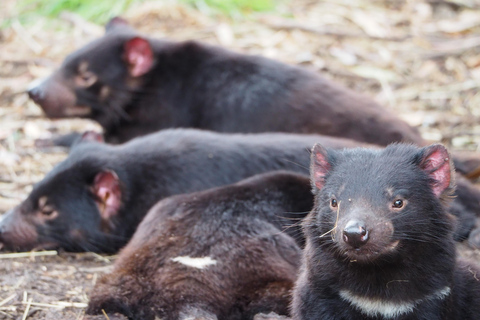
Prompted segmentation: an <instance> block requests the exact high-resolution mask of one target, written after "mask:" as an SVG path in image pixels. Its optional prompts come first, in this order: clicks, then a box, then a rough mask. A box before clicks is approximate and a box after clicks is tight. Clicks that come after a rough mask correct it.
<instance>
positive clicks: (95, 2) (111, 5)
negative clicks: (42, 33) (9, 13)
mask: <svg viewBox="0 0 480 320" xmlns="http://www.w3.org/2000/svg"><path fill="white" fill-rule="evenodd" d="M141 1H143V0H20V1H19V2H18V4H17V10H18V12H19V14H18V18H19V19H20V20H21V21H22V22H28V21H29V20H35V17H38V16H46V17H50V18H56V17H58V15H59V14H60V13H61V12H62V11H71V12H75V13H76V14H78V15H80V16H82V17H83V18H85V19H86V20H89V21H92V22H95V23H100V24H103V23H105V22H107V21H108V20H109V19H110V18H111V17H113V16H116V15H119V14H121V13H123V12H125V11H126V10H127V9H128V8H129V7H130V6H131V5H132V4H133V3H138V2H141Z"/></svg>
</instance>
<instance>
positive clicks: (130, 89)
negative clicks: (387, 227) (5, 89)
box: [29, 23, 423, 145]
mask: <svg viewBox="0 0 480 320" xmlns="http://www.w3.org/2000/svg"><path fill="white" fill-rule="evenodd" d="M109 29H111V30H109V31H107V33H106V34H105V36H104V37H102V38H100V39H98V40H95V41H93V42H92V43H90V44H88V45H86V46H85V47H83V48H81V49H79V50H77V51H75V52H73V53H72V54H70V55H69V56H68V57H67V58H66V59H65V61H64V62H63V64H62V66H61V68H60V69H59V70H58V71H56V72H55V73H54V74H53V75H52V76H51V77H50V78H48V79H47V80H46V81H44V82H43V83H42V84H39V85H37V86H34V87H32V88H31V89H30V91H29V93H30V96H31V97H32V99H34V100H35V101H36V102H37V103H38V104H39V105H40V106H41V107H42V108H43V109H44V111H45V112H46V114H47V115H48V116H50V117H54V118H57V117H68V116H83V117H88V118H91V119H94V120H96V121H98V122H99V123H100V124H101V125H102V127H103V128H104V132H105V138H106V141H107V142H113V143H120V142H124V141H127V140H129V139H131V138H133V137H136V136H139V135H144V134H147V133H151V132H155V131H158V130H160V129H164V128H171V127H190V128H200V129H209V130H213V131H220V132H244V133H256V132H298V133H320V134H326V135H332V136H341V137H347V138H351V139H356V140H359V141H364V142H370V143H377V144H380V145H386V144H388V143H390V142H394V141H406V142H413V143H417V144H422V143H423V139H422V138H421V136H420V134H419V132H418V131H417V130H416V129H414V128H412V127H410V126H409V125H408V124H406V123H405V122H404V121H402V120H401V119H399V118H398V117H397V116H396V115H394V114H393V113H392V112H390V111H389V110H387V109H385V108H382V107H381V106H380V105H378V104H377V103H376V102H374V101H373V100H372V99H370V98H368V97H366V96H363V95H361V94H358V93H355V92H353V91H351V90H348V89H347V88H344V87H342V86H340V85H337V84H335V83H334V82H331V81H329V80H327V79H325V78H322V77H320V76H319V75H317V74H316V73H314V72H311V71H309V70H307V69H305V68H301V67H296V66H291V65H287V64H283V63H280V62H277V61H274V60H271V59H267V58H264V57H260V56H249V55H245V54H239V53H235V52H232V51H228V50H225V49H223V48H220V47H215V46H211V45H207V44H203V43H200V42H197V41H185V42H172V41H168V40H158V39H151V38H144V37H142V39H145V40H146V41H147V43H148V44H149V46H151V49H152V51H153V58H146V59H151V60H152V65H151V66H149V69H148V72H147V73H145V74H142V75H141V76H133V75H131V74H130V73H131V71H130V69H129V67H130V64H129V63H128V62H127V61H125V59H126V58H125V56H126V55H127V54H126V49H125V46H126V43H128V42H129V41H130V40H132V39H135V38H136V37H141V36H140V35H139V34H138V33H137V32H136V31H135V30H133V29H131V28H129V27H128V26H126V25H125V24H124V23H120V26H117V27H115V23H112V24H111V28H109ZM89 79H92V80H91V81H90V80H89Z"/></svg>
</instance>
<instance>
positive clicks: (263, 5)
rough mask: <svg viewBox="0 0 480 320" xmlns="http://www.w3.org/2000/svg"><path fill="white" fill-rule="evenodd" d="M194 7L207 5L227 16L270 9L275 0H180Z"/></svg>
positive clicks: (272, 7)
mask: <svg viewBox="0 0 480 320" xmlns="http://www.w3.org/2000/svg"><path fill="white" fill-rule="evenodd" d="M181 1H182V2H184V3H187V4H190V5H193V6H195V7H198V8H201V7H205V6H206V7H208V8H210V9H212V11H219V12H221V13H224V14H226V15H229V16H234V15H237V14H248V13H251V12H263V11H272V10H274V9H275V2H278V1H275V0H181Z"/></svg>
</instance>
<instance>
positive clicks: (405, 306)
mask: <svg viewBox="0 0 480 320" xmlns="http://www.w3.org/2000/svg"><path fill="white" fill-rule="evenodd" d="M449 294H450V287H445V288H443V289H441V290H438V291H436V292H434V293H432V294H430V295H428V296H426V297H425V298H423V299H418V300H414V301H411V302H403V303H401V302H390V301H385V300H381V299H371V298H365V297H361V296H358V295H354V294H352V293H351V292H350V291H348V290H341V291H340V297H342V299H343V300H345V301H348V302H349V303H350V304H351V305H353V306H355V307H357V308H358V309H360V311H361V312H362V313H363V314H365V315H367V316H370V317H374V316H383V317H384V318H395V317H398V316H400V315H402V314H405V313H409V312H412V311H413V308H415V306H416V305H418V304H420V303H421V302H424V301H428V300H434V299H444V298H446V297H447V296H448V295H449Z"/></svg>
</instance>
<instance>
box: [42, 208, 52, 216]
mask: <svg viewBox="0 0 480 320" xmlns="http://www.w3.org/2000/svg"><path fill="white" fill-rule="evenodd" d="M54 212H55V210H54V209H53V208H52V207H50V206H45V207H44V208H43V209H42V214H44V215H46V216H51V215H52V214H53V213H54Z"/></svg>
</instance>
